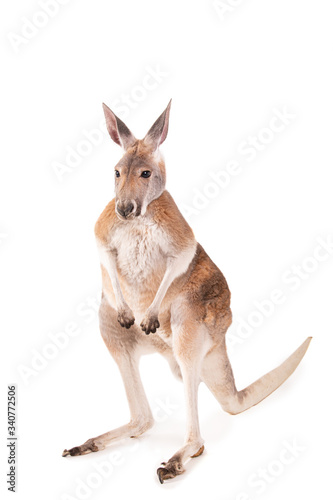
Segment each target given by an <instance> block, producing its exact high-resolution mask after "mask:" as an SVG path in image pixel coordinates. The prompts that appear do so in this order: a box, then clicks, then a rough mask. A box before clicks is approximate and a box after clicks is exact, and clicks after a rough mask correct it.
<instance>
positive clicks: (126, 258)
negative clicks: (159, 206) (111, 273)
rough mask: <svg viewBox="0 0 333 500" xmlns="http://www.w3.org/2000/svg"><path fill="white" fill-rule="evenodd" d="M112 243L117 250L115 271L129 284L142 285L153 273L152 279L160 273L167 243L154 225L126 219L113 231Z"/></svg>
mask: <svg viewBox="0 0 333 500" xmlns="http://www.w3.org/2000/svg"><path fill="white" fill-rule="evenodd" d="M112 246H113V247H114V248H115V249H116V251H117V268H118V272H120V274H121V276H122V278H123V279H125V280H126V281H127V282H128V283H129V284H131V285H138V286H142V285H144V284H148V281H149V280H150V279H151V277H152V276H153V277H154V281H155V279H159V278H160V279H161V277H162V276H163V274H164V272H165V250H166V248H167V246H168V244H167V238H166V235H165V233H164V232H163V231H162V230H161V229H160V228H159V227H157V226H156V224H147V223H141V222H139V221H133V222H132V221H128V222H126V223H125V224H123V225H121V226H119V227H118V228H117V229H116V230H115V232H114V234H113V236H112ZM163 250H164V251H163Z"/></svg>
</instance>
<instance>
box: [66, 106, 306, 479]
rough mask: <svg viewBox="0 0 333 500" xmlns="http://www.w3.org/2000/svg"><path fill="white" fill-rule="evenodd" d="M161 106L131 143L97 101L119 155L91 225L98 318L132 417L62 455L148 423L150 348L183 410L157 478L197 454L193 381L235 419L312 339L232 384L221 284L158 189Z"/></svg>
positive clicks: (291, 366)
mask: <svg viewBox="0 0 333 500" xmlns="http://www.w3.org/2000/svg"><path fill="white" fill-rule="evenodd" d="M170 106H171V101H170V102H169V104H168V106H167V108H166V109H165V111H164V112H163V113H162V114H161V115H160V117H159V118H158V119H157V120H156V121H155V123H154V124H153V126H152V127H151V128H150V129H149V131H148V133H147V134H146V136H145V137H144V139H142V140H137V139H136V138H135V137H134V135H133V134H132V132H130V130H129V129H128V128H127V126H126V125H125V124H124V123H123V122H122V121H121V120H120V119H119V118H118V117H117V116H116V115H115V114H114V113H113V112H112V111H111V110H110V109H109V108H108V107H107V106H106V105H105V104H103V109H104V114H105V119H106V126H107V130H108V132H109V134H110V136H111V138H112V140H113V141H114V142H115V143H116V144H118V145H119V146H121V147H122V149H123V152H124V154H123V156H122V158H121V160H120V161H119V163H118V164H117V165H116V167H115V195H116V196H115V198H114V199H113V200H112V201H110V203H109V204H108V205H107V206H106V208H105V209H104V211H103V212H102V214H101V215H100V217H99V219H98V220H97V223H96V226H95V235H96V240H97V246H98V251H99V257H100V263H101V271H102V299H101V306H100V310H99V322H100V331H101V335H102V338H103V340H104V342H105V344H106V346H107V348H108V350H109V351H110V353H111V355H112V357H113V358H114V360H115V362H116V363H117V365H118V367H119V370H120V373H121V376H122V379H123V383H124V386H125V391H126V395H127V399H128V403H129V408H130V415H131V418H130V422H129V423H127V424H125V425H123V426H121V427H118V428H116V429H114V430H111V431H109V432H106V433H105V434H102V435H100V436H97V437H95V438H92V439H88V441H86V442H85V443H84V444H82V445H81V446H77V447H74V448H71V449H69V450H64V452H63V456H67V455H71V456H76V455H85V454H87V453H90V452H96V451H99V450H102V449H104V448H105V447H106V446H107V445H108V444H110V443H111V442H113V441H116V440H119V439H123V438H126V437H137V436H140V435H141V434H142V433H143V432H145V431H146V430H148V429H149V428H151V427H152V425H153V416H152V412H151V409H150V407H149V404H148V401H147V397H146V395H145V392H144V388H143V385H142V382H141V379H140V374H139V368H138V364H139V359H140V357H141V356H142V355H143V354H148V353H152V352H159V353H160V354H162V355H163V356H164V357H165V358H166V359H167V361H168V362H169V364H170V367H171V370H172V371H173V373H174V374H175V375H176V377H178V378H180V379H182V381H183V384H184V392H185V402H186V413H187V415H186V418H187V429H186V435H185V441H184V444H183V446H182V447H181V448H180V449H179V450H178V451H177V452H176V453H175V454H174V455H173V456H172V457H171V458H170V459H169V460H168V461H167V462H162V464H161V465H162V467H159V468H158V469H157V475H158V478H159V480H160V482H161V483H163V482H164V481H165V480H166V479H171V478H174V477H175V476H178V475H180V474H182V473H183V472H184V471H185V468H184V464H185V463H186V462H187V461H188V460H189V459H190V458H193V457H198V456H199V455H201V454H202V452H203V451H204V441H203V439H202V437H201V434H200V429H199V419H198V405H197V395H198V386H199V383H200V382H201V381H203V382H204V383H205V384H206V385H207V387H208V388H209V389H210V391H211V392H212V393H213V395H214V396H215V397H216V399H217V401H218V402H219V403H220V405H221V407H222V408H223V410H225V411H226V412H228V413H230V414H232V415H235V414H237V413H240V412H243V411H244V410H247V409H248V408H250V407H251V406H254V405H256V404H257V403H259V402H260V401H262V400H263V399H264V398H266V397H267V396H268V395H269V394H271V393H272V392H273V391H275V389H277V388H278V387H279V386H280V385H281V384H282V383H283V382H284V381H285V380H286V379H287V378H288V377H289V376H290V375H291V374H292V373H293V371H294V370H295V369H296V367H297V366H298V364H299V363H300V361H301V359H302V358H303V356H304V354H305V352H306V350H307V348H308V346H309V343H310V341H311V337H308V338H307V339H306V340H305V342H303V344H302V345H301V346H300V347H299V348H298V349H297V350H296V351H295V352H294V353H293V354H292V355H291V356H290V357H289V358H288V359H287V360H286V361H284V362H283V363H282V364H281V365H280V366H278V367H277V368H275V369H274V370H272V371H271V372H269V373H267V374H266V375H264V376H262V377H261V378H259V379H258V380H257V381H256V382H254V383H252V384H251V385H250V386H248V387H247V388H246V389H243V390H237V388H236V385H235V381H234V376H233V371H232V368H231V365H230V362H229V359H228V355H227V350H226V341H225V335H226V332H227V329H228V327H229V326H230V324H231V321H232V315H231V310H230V291H229V288H228V285H227V282H226V280H225V278H224V276H223V274H222V273H221V271H220V270H219V269H218V267H217V266H216V265H215V264H214V263H213V262H212V260H211V259H210V258H209V257H208V255H207V254H206V252H205V250H204V249H203V248H202V246H201V245H200V244H199V243H197V242H196V240H195V237H194V234H193V231H192V229H191V228H190V226H189V225H188V223H187V222H186V220H185V219H184V217H183V216H182V214H181V213H180V211H179V210H178V207H177V205H176V203H175V202H174V200H173V198H172V197H171V195H170V194H169V193H168V191H166V190H165V183H166V173H165V163H164V159H163V157H162V154H161V152H160V150H159V147H160V146H161V144H162V143H163V142H164V141H165V139H166V137H167V133H168V126H169V114H170ZM139 322H140V323H139ZM155 333H156V334H155ZM152 334H155V335H152Z"/></svg>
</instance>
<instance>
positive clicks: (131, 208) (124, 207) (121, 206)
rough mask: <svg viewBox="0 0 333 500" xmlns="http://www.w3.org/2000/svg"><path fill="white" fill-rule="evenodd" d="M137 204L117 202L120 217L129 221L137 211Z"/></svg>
mask: <svg viewBox="0 0 333 500" xmlns="http://www.w3.org/2000/svg"><path fill="white" fill-rule="evenodd" d="M135 205H136V203H135V202H132V201H129V202H124V203H121V202H119V201H118V202H117V213H118V215H120V217H122V218H124V219H127V217H129V216H130V215H131V214H134V212H135V211H136V208H135Z"/></svg>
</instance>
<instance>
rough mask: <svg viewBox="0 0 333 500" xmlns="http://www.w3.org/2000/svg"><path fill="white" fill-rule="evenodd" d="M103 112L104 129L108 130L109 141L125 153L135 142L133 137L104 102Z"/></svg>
mask: <svg viewBox="0 0 333 500" xmlns="http://www.w3.org/2000/svg"><path fill="white" fill-rule="evenodd" d="M103 111H104V115H105V121H106V128H107V129H108V132H109V134H110V136H111V139H112V140H113V141H114V142H115V143H116V144H119V146H121V147H122V148H123V149H124V150H125V151H126V149H127V148H129V146H131V145H132V144H133V143H134V142H135V141H136V139H135V137H134V135H133V134H132V132H131V131H130V130H129V129H128V128H127V127H126V125H125V123H124V122H122V121H121V120H120V118H118V116H116V115H115V114H114V113H113V111H111V109H110V108H109V107H108V106H107V105H106V104H104V102H103Z"/></svg>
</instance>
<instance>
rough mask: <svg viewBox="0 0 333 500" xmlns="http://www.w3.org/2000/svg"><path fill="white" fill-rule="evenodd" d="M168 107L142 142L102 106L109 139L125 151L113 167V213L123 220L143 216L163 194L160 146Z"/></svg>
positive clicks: (163, 174) (162, 165)
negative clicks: (114, 209) (114, 198)
mask: <svg viewBox="0 0 333 500" xmlns="http://www.w3.org/2000/svg"><path fill="white" fill-rule="evenodd" d="M170 106H171V101H170V102H169V104H168V106H167V108H166V109H165V111H164V112H163V113H162V114H161V116H160V117H159V118H157V120H156V122H155V123H154V125H153V126H152V127H151V128H150V129H149V131H148V133H147V134H146V136H145V137H144V139H140V140H138V139H136V138H135V137H134V135H133V134H132V132H131V131H130V130H129V129H128V128H127V126H126V125H125V123H123V122H122V121H121V120H120V119H119V118H118V117H117V116H116V115H115V114H114V113H113V112H112V111H111V109H110V108H108V107H107V106H106V105H105V104H103V110H104V114H105V119H106V126H107V129H108V132H109V134H110V136H111V139H112V140H113V141H114V142H115V143H116V144H118V145H119V146H121V147H122V148H123V151H124V154H123V157H122V158H121V160H120V161H119V162H118V163H117V165H116V166H115V187H116V213H117V216H118V217H119V218H121V219H123V220H124V219H133V218H134V217H137V216H139V215H144V214H145V212H146V209H147V206H148V205H149V203H151V202H152V201H153V200H155V199H156V198H158V197H159V196H160V195H161V194H162V192H163V191H164V187H165V165H164V161H163V158H162V155H161V153H160V151H159V146H160V145H161V144H162V143H163V142H164V141H165V139H166V136H167V133H168V125H169V113H170Z"/></svg>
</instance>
